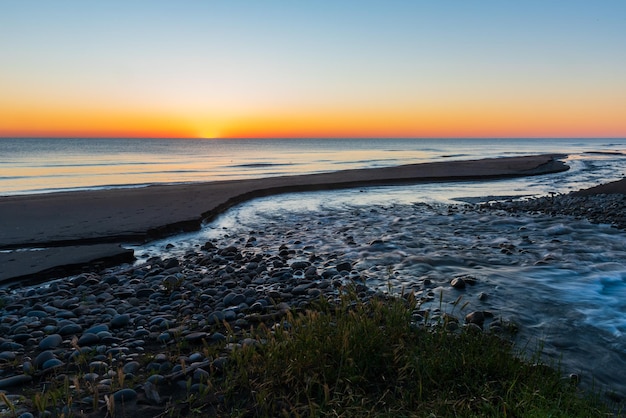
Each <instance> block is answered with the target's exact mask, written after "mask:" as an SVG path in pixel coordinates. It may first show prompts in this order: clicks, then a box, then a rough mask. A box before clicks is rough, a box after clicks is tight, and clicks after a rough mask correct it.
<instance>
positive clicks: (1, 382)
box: [0, 374, 33, 390]
mask: <svg viewBox="0 0 626 418" xmlns="http://www.w3.org/2000/svg"><path fill="white" fill-rule="evenodd" d="M32 380H33V378H32V377H30V376H28V375H25V374H20V375H17V376H11V377H5V378H4V379H0V389H2V390H4V389H12V388H15V387H17V386H21V385H25V384H27V383H30V382H31V381H32Z"/></svg>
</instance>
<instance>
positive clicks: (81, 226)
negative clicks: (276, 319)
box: [0, 154, 569, 284]
mask: <svg viewBox="0 0 626 418" xmlns="http://www.w3.org/2000/svg"><path fill="white" fill-rule="evenodd" d="M562 157H563V155H559V154H543V155H532V156H523V157H505V158H490V159H481V160H466V161H451V162H433V163H422V164H411V165H403V166H396V167H384V168H372V169H353V170H342V171H336V172H330V173H319V174H307V175H297V176H283V177H270V178H261V179H248V180H229V181H218V182H208V183H194V184H185V185H153V186H148V187H144V188H130V189H109V190H91V191H80V192H59V193H52V194H40V195H21V196H5V197H1V198H0V230H2V231H3V234H2V237H0V251H2V252H0V284H6V283H7V282H17V281H32V280H36V281H43V280H45V279H48V278H50V277H53V276H54V275H56V274H66V275H67V274H68V273H69V274H71V273H74V272H80V271H81V269H82V268H83V267H85V266H88V265H89V264H92V263H98V264H99V265H100V266H102V265H111V264H119V263H122V262H127V261H132V259H133V255H132V251H130V252H129V250H126V249H123V248H122V247H121V246H120V245H121V244H123V243H138V242H147V241H150V240H153V239H156V238H162V237H166V236H170V235H174V234H176V233H180V232H187V231H193V230H197V229H199V228H200V226H201V224H202V222H203V221H210V220H212V219H214V218H215V217H216V216H218V215H219V214H221V213H223V212H225V211H226V210H228V209H229V208H231V207H233V206H235V205H237V204H239V203H242V202H245V201H248V200H251V199H254V198H257V197H263V196H270V195H277V194H282V193H289V192H302V191H323V190H336V189H345V188H354V187H367V186H380V185H398V184H417V183H431V182H449V181H472V180H490V179H501V178H507V177H508V178H510V177H522V176H532V175H541V174H549V173H556V172H561V171H565V170H567V169H569V167H568V166H567V165H566V164H565V163H563V162H562V161H559V158H562ZM32 248H36V249H37V251H16V250H23V249H32Z"/></svg>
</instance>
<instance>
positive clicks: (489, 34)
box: [0, 0, 626, 138]
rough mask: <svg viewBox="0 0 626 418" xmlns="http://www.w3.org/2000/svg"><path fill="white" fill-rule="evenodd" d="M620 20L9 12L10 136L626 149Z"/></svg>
mask: <svg viewBox="0 0 626 418" xmlns="http://www.w3.org/2000/svg"><path fill="white" fill-rule="evenodd" d="M336 3H337V4H336ZM624 16H626V3H624V2H622V1H603V2H586V1H557V2H543V1H528V2H518V3H513V4H512V3H502V2H495V1H485V2H472V4H469V3H468V2H462V1H451V2H429V1H428V2H427V1H417V2H394V1H392V2H332V3H328V4H320V3H298V4H292V3H286V2H281V1H270V2H258V3H239V2H210V1H209V2H204V1H190V2H184V3H181V4H177V3H174V2H166V1H150V2H148V1H143V2H142V1H133V2H124V1H109V2H97V3H95V2H87V3H86V2H80V1H64V0H59V1H55V2H44V1H35V0H22V1H16V2H4V3H3V4H2V5H1V6H0V52H2V53H1V54H0V75H1V77H0V136H4V137H21V136H24V137H31V136H43V137H47V136H53V137H55V136H71V137H199V138H214V137H223V138H231V137H233V138H234V137H263V138H264V137H624V136H626V117H624V115H626V77H624V72H623V69H624V68H626V48H624V45H626V31H625V30H624Z"/></svg>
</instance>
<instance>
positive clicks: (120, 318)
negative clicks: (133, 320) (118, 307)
mask: <svg viewBox="0 0 626 418" xmlns="http://www.w3.org/2000/svg"><path fill="white" fill-rule="evenodd" d="M129 323H130V315H129V314H118V315H115V316H114V317H113V319H111V328H122V327H125V326H126V325H128V324H129Z"/></svg>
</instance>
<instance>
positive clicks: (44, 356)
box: [34, 350, 56, 369]
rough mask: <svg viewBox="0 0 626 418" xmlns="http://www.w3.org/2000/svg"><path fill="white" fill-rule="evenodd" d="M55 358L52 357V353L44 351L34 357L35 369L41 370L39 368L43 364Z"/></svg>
mask: <svg viewBox="0 0 626 418" xmlns="http://www.w3.org/2000/svg"><path fill="white" fill-rule="evenodd" d="M53 358H56V356H55V355H54V353H53V352H52V351H49V350H48V351H44V352H42V353H40V354H39V355H38V356H37V357H35V362H34V364H35V367H36V368H38V369H41V367H42V366H43V364H44V363H45V362H46V361H48V360H50V359H53Z"/></svg>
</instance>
